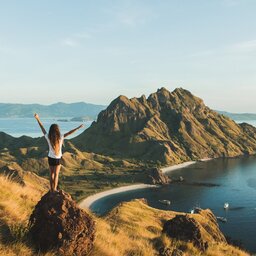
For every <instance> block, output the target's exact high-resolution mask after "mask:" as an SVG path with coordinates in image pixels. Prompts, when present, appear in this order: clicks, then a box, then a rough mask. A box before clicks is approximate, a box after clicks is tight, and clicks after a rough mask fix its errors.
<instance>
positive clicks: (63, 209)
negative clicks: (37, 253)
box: [29, 191, 95, 256]
mask: <svg viewBox="0 0 256 256" xmlns="http://www.w3.org/2000/svg"><path fill="white" fill-rule="evenodd" d="M29 234H30V237H31V240H32V242H33V243H34V244H35V246H36V247H37V248H38V249H39V250H41V251H47V250H50V249H54V250H57V252H58V255H72V256H73V255H75V256H82V255H83V256H84V255H87V254H88V253H89V252H90V251H91V249H92V247H93V242H94V235H95V223H94V221H93V219H92V218H91V217H90V216H89V214H87V213H86V212H85V211H84V210H82V209H80V208H79V207H78V206H77V204H76V203H75V201H73V200H72V198H71V196H70V195H69V194H67V193H65V192H63V191H60V192H50V191H49V192H48V193H47V194H45V195H44V196H43V197H42V198H41V200H40V201H39V202H38V204H37V205H36V206H35V209H34V211H33V213H32V214H31V216H30V220H29Z"/></svg>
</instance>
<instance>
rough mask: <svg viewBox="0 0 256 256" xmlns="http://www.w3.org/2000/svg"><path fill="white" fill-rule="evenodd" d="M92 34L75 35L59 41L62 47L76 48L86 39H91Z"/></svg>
mask: <svg viewBox="0 0 256 256" xmlns="http://www.w3.org/2000/svg"><path fill="white" fill-rule="evenodd" d="M91 38H92V34H90V33H87V32H81V33H75V34H73V35H71V36H69V37H67V38H64V39H63V40H61V45H62V46H67V47H77V46H79V45H81V44H82V43H83V41H84V40H86V39H91Z"/></svg>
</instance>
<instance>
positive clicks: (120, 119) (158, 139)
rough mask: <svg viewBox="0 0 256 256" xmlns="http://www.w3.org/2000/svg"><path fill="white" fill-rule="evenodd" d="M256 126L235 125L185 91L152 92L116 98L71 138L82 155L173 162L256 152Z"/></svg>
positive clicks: (164, 162)
mask: <svg viewBox="0 0 256 256" xmlns="http://www.w3.org/2000/svg"><path fill="white" fill-rule="evenodd" d="M255 133H256V128H255V127H253V126H250V125H248V124H241V125H239V124H237V123H235V122H234V121H233V120H232V119H230V118H228V117H226V116H224V115H220V114H218V113H217V112H215V111H213V110H211V109H210V108H209V107H207V106H206V105H205V104H204V102H203V100H202V99H200V98H198V97H196V96H194V95H193V94H192V93H191V92H189V91H187V90H185V89H182V88H177V89H175V90H174V91H172V92H169V91H168V90H166V89H165V88H161V89H159V90H157V92H155V93H152V94H151V95H150V96H149V97H148V98H146V97H145V96H141V97H140V98H131V99H128V98H127V97H125V96H119V97H118V98H116V99H115V100H113V101H112V102H111V104H110V105H109V106H108V107H107V108H106V110H104V111H102V112H100V114H99V115H98V119H97V121H96V122H93V123H92V125H91V126H90V127H89V128H88V129H87V130H85V131H84V132H83V133H81V134H80V135H78V136H77V137H75V138H74V139H72V140H71V141H72V143H74V145H75V146H76V147H77V148H79V149H80V150H82V151H89V152H96V153H98V154H103V155H108V156H112V157H123V158H126V159H136V160H141V161H144V162H154V163H158V162H160V163H162V164H175V163H180V162H184V161H189V160H197V159H201V158H213V157H234V156H240V155H247V154H254V153H255V152H256V136H255V135H254V136H251V135H252V134H255Z"/></svg>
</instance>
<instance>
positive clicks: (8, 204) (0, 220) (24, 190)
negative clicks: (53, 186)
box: [0, 175, 54, 256]
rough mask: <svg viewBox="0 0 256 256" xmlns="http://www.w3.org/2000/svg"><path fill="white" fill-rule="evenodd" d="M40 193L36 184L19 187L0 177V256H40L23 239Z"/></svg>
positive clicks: (41, 191)
mask: <svg viewBox="0 0 256 256" xmlns="http://www.w3.org/2000/svg"><path fill="white" fill-rule="evenodd" d="M42 193H43V190H42V189H39V188H37V184H35V186H33V184H32V183H30V184H29V185H27V186H21V185H20V184H18V183H16V182H14V181H12V179H11V178H10V177H6V176H1V175H0V255H5V256H17V255H22V256H34V255H40V254H37V253H35V251H34V250H33V248H31V246H29V245H27V243H26V242H25V241H24V237H25V236H26V232H27V222H28V218H29V216H30V214H31V212H32V209H33V207H34V206H35V204H36V203H37V201H38V200H39V199H40V198H41V196H42ZM52 255H54V254H52V253H48V254H44V256H52Z"/></svg>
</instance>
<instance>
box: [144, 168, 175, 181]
mask: <svg viewBox="0 0 256 256" xmlns="http://www.w3.org/2000/svg"><path fill="white" fill-rule="evenodd" d="M144 174H145V177H146V178H144V182H146V183H149V184H153V185H165V184H169V183H170V182H171V179H170V178H169V177H168V176H167V175H165V174H164V173H163V172H162V170H160V169H159V168H151V169H147V170H145V171H144Z"/></svg>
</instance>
